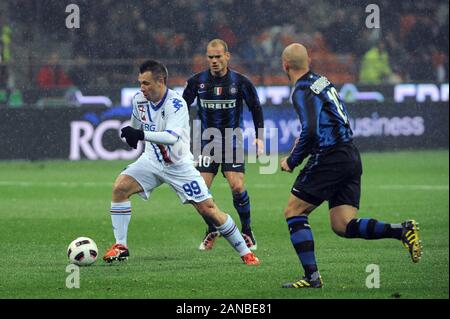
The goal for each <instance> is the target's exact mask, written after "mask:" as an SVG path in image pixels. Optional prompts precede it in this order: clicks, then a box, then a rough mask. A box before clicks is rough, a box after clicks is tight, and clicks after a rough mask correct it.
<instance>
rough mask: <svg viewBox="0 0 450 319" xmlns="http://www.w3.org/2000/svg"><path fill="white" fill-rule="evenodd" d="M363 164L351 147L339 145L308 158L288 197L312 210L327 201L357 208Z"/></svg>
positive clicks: (331, 205)
mask: <svg viewBox="0 0 450 319" xmlns="http://www.w3.org/2000/svg"><path fill="white" fill-rule="evenodd" d="M361 175H362V164H361V157H360V155H359V151H358V149H357V148H356V147H355V146H354V145H353V143H345V144H338V145H336V146H332V147H330V148H328V149H326V150H321V151H319V152H318V153H316V154H313V155H311V157H310V158H309V160H308V162H307V163H306V166H305V167H304V168H303V170H302V171H301V172H300V174H299V175H298V177H297V179H296V180H295V183H294V186H293V187H292V190H291V193H292V194H293V195H294V196H296V197H298V198H300V199H301V200H304V201H305V202H308V203H310V204H313V205H315V206H319V205H320V204H322V203H323V202H324V201H328V207H329V208H330V209H331V208H333V207H336V206H339V205H351V206H353V207H356V208H359V200H360V197H361Z"/></svg>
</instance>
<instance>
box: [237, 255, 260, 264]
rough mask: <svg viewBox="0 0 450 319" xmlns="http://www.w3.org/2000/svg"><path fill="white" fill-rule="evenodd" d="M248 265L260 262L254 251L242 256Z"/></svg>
mask: <svg viewBox="0 0 450 319" xmlns="http://www.w3.org/2000/svg"><path fill="white" fill-rule="evenodd" d="M241 258H242V260H243V261H244V264H246V265H255V266H258V265H259V264H260V262H259V259H258V257H256V256H255V254H254V253H248V254H245V255H244V256H242V257H241Z"/></svg>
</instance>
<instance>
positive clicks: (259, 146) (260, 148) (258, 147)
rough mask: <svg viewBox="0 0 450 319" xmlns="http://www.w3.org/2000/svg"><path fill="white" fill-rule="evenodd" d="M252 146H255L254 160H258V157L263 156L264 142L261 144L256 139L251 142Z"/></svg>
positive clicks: (261, 141)
mask: <svg viewBox="0 0 450 319" xmlns="http://www.w3.org/2000/svg"><path fill="white" fill-rule="evenodd" d="M253 145H256V158H258V157H259V155H263V154H264V142H263V140H262V139H260V138H256V139H255V140H254V141H253Z"/></svg>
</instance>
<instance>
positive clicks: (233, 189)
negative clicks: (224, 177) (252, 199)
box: [230, 183, 245, 195]
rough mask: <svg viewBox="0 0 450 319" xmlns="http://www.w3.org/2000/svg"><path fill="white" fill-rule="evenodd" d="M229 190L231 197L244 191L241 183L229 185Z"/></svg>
mask: <svg viewBox="0 0 450 319" xmlns="http://www.w3.org/2000/svg"><path fill="white" fill-rule="evenodd" d="M230 188H231V192H232V193H233V195H235V194H241V193H243V192H244V191H245V188H244V184H243V183H232V184H231V185H230Z"/></svg>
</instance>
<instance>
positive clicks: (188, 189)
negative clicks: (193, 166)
mask: <svg viewBox="0 0 450 319" xmlns="http://www.w3.org/2000/svg"><path fill="white" fill-rule="evenodd" d="M183 189H184V192H185V193H186V194H187V195H188V196H193V195H200V194H201V192H202V190H201V189H200V186H199V185H198V183H197V182H196V181H192V182H190V183H186V184H184V185H183Z"/></svg>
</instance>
